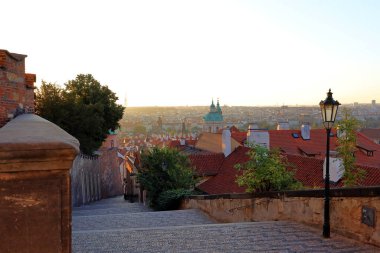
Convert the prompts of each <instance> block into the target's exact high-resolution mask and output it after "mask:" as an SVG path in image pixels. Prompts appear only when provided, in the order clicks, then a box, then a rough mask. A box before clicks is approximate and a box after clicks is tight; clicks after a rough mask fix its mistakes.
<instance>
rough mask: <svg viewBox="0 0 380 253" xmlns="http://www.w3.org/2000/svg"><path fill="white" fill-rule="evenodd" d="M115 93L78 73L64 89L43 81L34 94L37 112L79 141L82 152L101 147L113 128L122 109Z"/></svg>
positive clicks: (90, 152)
mask: <svg viewBox="0 0 380 253" xmlns="http://www.w3.org/2000/svg"><path fill="white" fill-rule="evenodd" d="M116 101H117V96H116V94H115V93H114V92H112V91H111V90H110V89H109V88H108V87H107V86H104V85H101V84H100V83H99V82H98V81H97V80H96V79H95V78H94V77H93V76H92V75H90V74H87V75H83V74H80V75H77V77H76V78H75V79H74V80H70V81H68V82H67V83H66V84H65V87H64V89H62V88H60V87H59V86H57V85H55V84H51V83H46V82H43V83H42V85H41V87H40V88H39V89H38V90H37V93H36V112H37V114H38V115H40V116H41V117H43V118H46V119H47V120H50V121H52V122H53V123H55V124H57V125H58V126H60V127H61V128H63V129H64V130H66V131H67V132H68V133H70V134H71V135H73V136H74V137H76V138H77V139H78V140H79V142H80V149H81V151H82V152H83V153H85V154H92V153H93V152H94V151H95V150H96V149H98V148H99V147H100V145H101V144H102V142H103V141H104V140H105V138H106V137H107V133H108V131H109V130H115V129H116V128H117V127H118V126H119V124H118V121H119V120H120V119H121V118H122V116H123V110H124V108H123V107H122V106H121V105H118V104H117V103H116Z"/></svg>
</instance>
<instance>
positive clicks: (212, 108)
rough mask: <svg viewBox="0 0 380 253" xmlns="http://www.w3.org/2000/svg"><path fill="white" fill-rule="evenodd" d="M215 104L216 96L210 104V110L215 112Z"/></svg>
mask: <svg viewBox="0 0 380 253" xmlns="http://www.w3.org/2000/svg"><path fill="white" fill-rule="evenodd" d="M215 111H216V109H215V104H214V98H213V99H212V102H211V105H210V112H215Z"/></svg>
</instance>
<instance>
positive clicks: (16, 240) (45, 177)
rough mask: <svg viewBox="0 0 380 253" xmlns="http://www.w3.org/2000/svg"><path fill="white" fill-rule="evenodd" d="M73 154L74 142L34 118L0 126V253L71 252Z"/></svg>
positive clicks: (76, 149) (29, 116) (76, 145)
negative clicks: (71, 176)
mask: <svg viewBox="0 0 380 253" xmlns="http://www.w3.org/2000/svg"><path fill="white" fill-rule="evenodd" d="M78 152H79V142H78V140H76V139H75V138H74V137H72V136H71V135H69V134H68V133H66V132H65V131H64V130H62V129H61V128H59V127H58V126H56V125H54V124H53V123H51V122H49V121H47V120H45V119H43V118H41V117H39V116H37V115H33V114H23V115H20V116H18V117H17V118H15V119H13V120H12V121H10V122H9V123H8V124H6V125H5V126H4V127H2V128H0V206H1V212H0V223H1V225H0V234H1V235H2V236H1V237H0V252H71V191H70V168H71V166H72V162H73V160H74V158H75V156H76V155H77V154H78Z"/></svg>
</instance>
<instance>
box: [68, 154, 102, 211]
mask: <svg viewBox="0 0 380 253" xmlns="http://www.w3.org/2000/svg"><path fill="white" fill-rule="evenodd" d="M71 178H72V180H71V192H72V205H73V206H81V205H84V204H88V203H90V202H93V201H96V200H99V199H101V188H100V168H99V162H98V158H97V157H91V156H84V155H78V156H77V157H76V158H75V160H74V163H73V167H72V169H71Z"/></svg>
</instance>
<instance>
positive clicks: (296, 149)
mask: <svg viewBox="0 0 380 253" xmlns="http://www.w3.org/2000/svg"><path fill="white" fill-rule="evenodd" d="M332 132H333V134H334V136H332V137H330V150H336V146H337V145H336V143H337V137H336V132H335V130H333V131H332ZM293 133H296V134H298V136H299V138H294V137H293V136H292V134H293ZM269 136H270V139H269V144H270V147H271V148H280V150H282V151H283V152H284V153H286V154H291V155H302V154H305V153H306V154H309V155H315V157H316V158H320V159H324V157H325V153H326V138H327V137H326V131H325V129H313V130H311V131H310V140H304V139H302V137H301V131H300V130H270V131H269ZM357 145H360V146H362V147H366V148H367V149H370V150H376V151H374V153H373V156H367V154H365V153H364V152H362V151H360V150H357V151H356V152H355V157H356V163H357V164H358V165H363V166H370V167H376V168H380V145H378V144H376V143H374V142H372V141H371V140H370V139H369V138H367V137H366V136H365V135H364V134H362V133H359V132H358V133H357Z"/></svg>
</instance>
